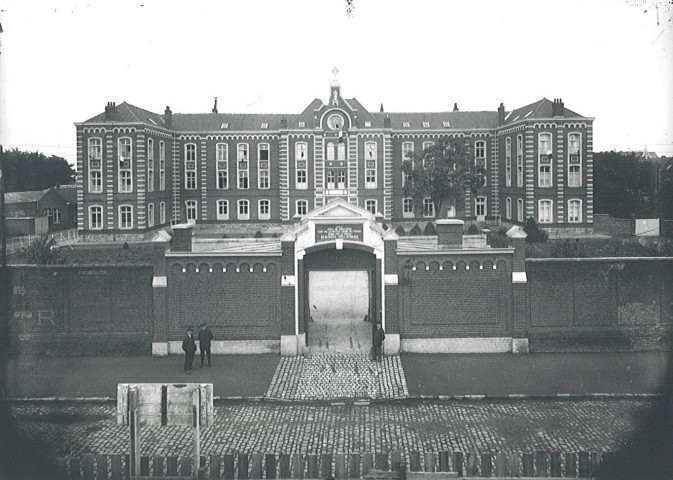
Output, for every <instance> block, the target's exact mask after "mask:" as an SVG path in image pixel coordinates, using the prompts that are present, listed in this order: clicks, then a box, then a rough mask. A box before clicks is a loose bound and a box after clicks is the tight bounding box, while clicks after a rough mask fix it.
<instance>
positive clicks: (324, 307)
mask: <svg viewBox="0 0 673 480" xmlns="http://www.w3.org/2000/svg"><path fill="white" fill-rule="evenodd" d="M369 279H370V272H368V271H366V270H346V271H340V270H332V271H329V270H324V271H321V270H314V271H310V272H308V300H309V303H308V307H309V309H310V312H311V313H310V318H309V322H308V323H309V325H308V329H307V330H308V332H307V333H308V345H309V347H310V348H311V351H312V352H314V353H323V354H339V353H341V354H346V353H359V354H368V353H369V349H370V347H371V342H372V326H371V322H369V318H370V310H371V305H370V303H371V302H370V301H371V288H370V280H369Z"/></svg>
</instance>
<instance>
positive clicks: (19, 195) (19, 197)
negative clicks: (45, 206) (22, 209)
mask: <svg viewBox="0 0 673 480" xmlns="http://www.w3.org/2000/svg"><path fill="white" fill-rule="evenodd" d="M49 190H50V189H49V188H48V189H46V190H32V191H28V192H8V193H5V203H6V204H10V203H29V202H37V201H38V200H40V199H41V198H42V197H44V196H45V195H46V194H47V192H48V191H49Z"/></svg>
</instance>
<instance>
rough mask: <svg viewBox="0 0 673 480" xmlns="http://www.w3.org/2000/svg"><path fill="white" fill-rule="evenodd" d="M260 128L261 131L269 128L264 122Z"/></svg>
mask: <svg viewBox="0 0 673 480" xmlns="http://www.w3.org/2000/svg"><path fill="white" fill-rule="evenodd" d="M260 128H262V129H266V128H269V124H268V123H266V122H264V123H262V124H261V125H260Z"/></svg>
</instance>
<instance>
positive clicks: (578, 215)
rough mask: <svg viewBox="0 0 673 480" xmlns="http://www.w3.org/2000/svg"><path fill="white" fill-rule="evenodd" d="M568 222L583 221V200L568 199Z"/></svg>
mask: <svg viewBox="0 0 673 480" xmlns="http://www.w3.org/2000/svg"><path fill="white" fill-rule="evenodd" d="M568 222H570V223H581V222H582V200H576V199H573V200H568Z"/></svg>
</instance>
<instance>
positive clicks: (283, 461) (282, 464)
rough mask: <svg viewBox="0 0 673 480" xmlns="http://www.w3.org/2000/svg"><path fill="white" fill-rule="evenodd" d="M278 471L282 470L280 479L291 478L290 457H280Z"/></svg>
mask: <svg viewBox="0 0 673 480" xmlns="http://www.w3.org/2000/svg"><path fill="white" fill-rule="evenodd" d="M278 469H279V470H280V475H279V477H280V478H290V455H289V454H287V453H281V454H280V455H278Z"/></svg>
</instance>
